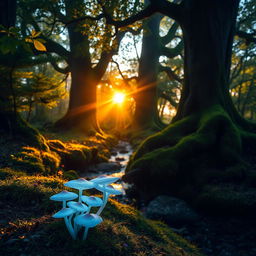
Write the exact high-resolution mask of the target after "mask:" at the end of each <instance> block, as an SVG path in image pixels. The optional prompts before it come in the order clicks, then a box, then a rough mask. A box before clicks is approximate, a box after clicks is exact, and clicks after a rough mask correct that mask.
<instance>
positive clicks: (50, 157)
mask: <svg viewBox="0 0 256 256" xmlns="http://www.w3.org/2000/svg"><path fill="white" fill-rule="evenodd" d="M11 159H12V163H13V165H15V168H18V169H22V170H25V171H26V172H27V173H30V174H33V173H45V174H54V173H57V170H58V167H59V165H60V157H59V156H58V155H57V154H56V153H54V152H50V151H48V152H46V151H41V150H38V149H37V148H34V147H23V148H22V151H21V152H18V153H17V154H15V155H13V156H12V158H11Z"/></svg>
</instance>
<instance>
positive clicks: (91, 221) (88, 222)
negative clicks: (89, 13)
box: [74, 213, 103, 228]
mask: <svg viewBox="0 0 256 256" xmlns="http://www.w3.org/2000/svg"><path fill="white" fill-rule="evenodd" d="M74 221H75V223H76V224H77V225H80V226H85V227H87V228H93V227H95V226H96V225H98V224H100V223H101V222H102V221H103V219H102V218H101V217H100V216H99V215H97V214H94V213H91V214H82V215H78V216H76V217H75V219H74Z"/></svg>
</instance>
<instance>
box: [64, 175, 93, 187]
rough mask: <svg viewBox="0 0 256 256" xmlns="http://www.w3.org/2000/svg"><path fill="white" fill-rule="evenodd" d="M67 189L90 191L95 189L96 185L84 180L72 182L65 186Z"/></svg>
mask: <svg viewBox="0 0 256 256" xmlns="http://www.w3.org/2000/svg"><path fill="white" fill-rule="evenodd" d="M64 185H65V186H66V187H69V188H75V189H78V190H84V189H90V188H93V187H94V184H93V183H92V182H90V181H88V180H86V179H84V178H80V179H77V180H70V181H68V182H66V183H65V184H64Z"/></svg>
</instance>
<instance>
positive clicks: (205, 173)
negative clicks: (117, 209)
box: [124, 105, 247, 202]
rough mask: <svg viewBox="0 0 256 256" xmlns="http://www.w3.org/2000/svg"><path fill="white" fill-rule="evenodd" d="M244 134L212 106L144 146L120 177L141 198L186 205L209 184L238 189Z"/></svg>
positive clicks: (243, 172) (242, 179) (241, 179)
mask: <svg viewBox="0 0 256 256" xmlns="http://www.w3.org/2000/svg"><path fill="white" fill-rule="evenodd" d="M242 134H243V133H241V130H240V128H239V127H237V126H236V125H235V124H234V123H233V122H232V120H231V119H230V117H229V116H228V114H227V113H226V112H225V111H224V109H223V108H222V107H221V106H220V105H215V106H212V107H211V108H209V109H206V110H204V111H202V112H201V113H197V114H195V115H191V116H188V117H186V118H184V119H182V120H180V121H178V122H176V123H174V124H171V125H169V126H168V127H167V128H165V129H163V130H162V131H161V132H158V133H156V134H155V135H152V136H150V137H149V138H147V139H146V140H145V141H144V142H142V144H141V145H140V146H139V148H138V150H137V151H136V152H135V154H134V155H133V157H132V158H131V160H130V162H129V164H128V166H127V169H126V174H125V176H124V179H125V180H126V181H128V182H130V183H134V184H135V185H136V187H137V188H139V189H140V195H142V196H144V197H145V198H147V197H148V196H149V195H151V196H155V195H158V194H161V193H166V194H168V193H169V194H175V195H176V196H179V195H182V197H183V198H186V199H188V200H191V201H190V202H192V201H193V198H192V197H191V196H190V194H193V196H194V197H197V196H198V194H199V193H200V190H201V189H202V187H204V186H205V185H207V184H212V183H214V182H215V183H216V182H219V183H220V182H233V183H235V184H240V185H242V184H244V182H245V181H246V179H247V174H246V172H247V169H246V167H247V166H246V163H245V162H244V161H243V160H242V159H241V152H242V148H243V143H242V139H243V135H242ZM152 184H154V189H152ZM192 187H194V189H192V190H191V188H192ZM187 188H189V189H187ZM241 193H242V192H241ZM145 198H144V199H145ZM148 199H150V198H148Z"/></svg>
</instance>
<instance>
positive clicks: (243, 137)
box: [123, 0, 256, 214]
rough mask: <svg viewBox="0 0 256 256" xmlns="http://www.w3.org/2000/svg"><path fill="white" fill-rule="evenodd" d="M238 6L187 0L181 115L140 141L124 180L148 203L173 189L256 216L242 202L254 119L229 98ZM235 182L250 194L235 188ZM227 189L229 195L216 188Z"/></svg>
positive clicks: (254, 208)
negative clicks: (235, 106)
mask: <svg viewBox="0 0 256 256" xmlns="http://www.w3.org/2000/svg"><path fill="white" fill-rule="evenodd" d="M238 4H239V1H238V0H237V1H233V0H215V1H210V0H209V1H205V0H187V1H183V3H182V5H181V6H182V8H183V10H182V12H183V16H182V17H183V18H182V19H181V20H180V22H181V24H180V25H181V27H182V29H183V35H184V46H185V55H184V59H185V63H184V86H183V90H182V96H181V101H180V103H179V106H178V113H177V115H176V117H175V120H174V122H172V124H170V125H169V126H168V127H167V128H165V129H163V130H162V131H161V132H158V133H156V134H154V135H151V136H150V137H149V138H147V139H146V140H145V141H143V142H142V143H141V145H140V146H139V147H138V149H137V151H136V152H135V153H134V154H133V156H132V157H131V160H130V161H129V163H128V166H127V169H126V174H125V176H124V177H123V180H124V181H126V182H129V183H133V184H134V185H135V190H136V189H137V191H139V193H140V196H143V199H144V200H148V199H152V198H153V197H155V196H157V195H160V194H171V195H176V196H178V197H182V198H184V199H186V200H188V201H190V203H193V204H194V205H196V204H197V205H198V207H204V209H205V210H207V208H208V210H209V209H213V208H215V209H216V208H217V209H219V208H220V207H222V209H225V211H227V213H228V214H236V213H239V211H240V210H241V209H242V211H243V213H246V214H252V213H253V214H255V213H256V203H255V204H254V205H252V204H251V205H246V204H245V202H244V199H243V198H245V197H246V193H247V192H248V191H250V189H251V188H249V187H248V184H247V183H246V182H247V180H248V179H250V172H249V171H248V168H247V167H248V166H247V163H246V162H245V161H244V160H245V159H244V158H243V157H244V155H243V153H245V152H247V151H248V150H255V142H256V134H255V124H252V123H249V122H246V121H245V119H243V118H242V117H241V116H240V115H239V114H238V112H237V110H236V109H235V108H234V104H233V103H232V100H231V96H230V95H229V72H230V63H231V49H232V42H233V36H234V32H235V21H236V16H237V9H238ZM234 183H235V184H236V185H237V186H240V188H241V191H243V192H241V193H240V192H239V193H236V191H235V190H234V186H233V185H234ZM223 184H224V185H223ZM230 185H231V186H230ZM223 186H224V187H225V189H226V192H225V191H224V192H220V193H219V192H217V191H223ZM216 188H217V189H216ZM244 189H245V190H244ZM247 189H248V190H247ZM244 191H245V192H244ZM225 195H228V196H226V197H225ZM229 195H232V197H233V198H231V197H230V196H229ZM206 202H208V203H207V204H206ZM233 203H234V205H233ZM208 206H209V207H208ZM229 206H231V207H229Z"/></svg>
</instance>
